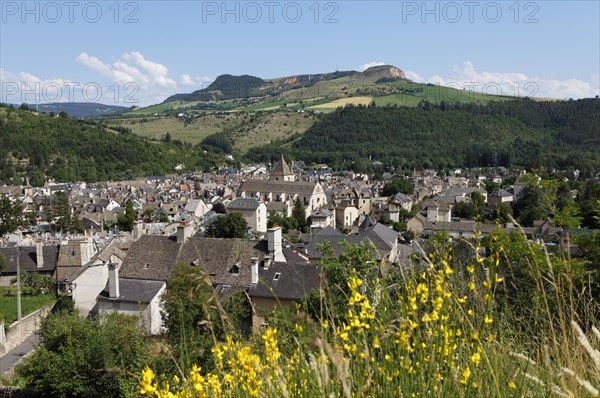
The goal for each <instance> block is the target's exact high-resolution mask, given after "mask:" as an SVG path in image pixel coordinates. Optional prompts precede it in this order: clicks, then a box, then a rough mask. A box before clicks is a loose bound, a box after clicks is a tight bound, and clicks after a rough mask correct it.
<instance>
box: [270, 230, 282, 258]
mask: <svg viewBox="0 0 600 398" xmlns="http://www.w3.org/2000/svg"><path fill="white" fill-rule="evenodd" d="M267 240H268V242H269V255H271V258H273V261H285V256H284V255H283V250H282V247H281V227H275V228H269V230H268V231H267Z"/></svg>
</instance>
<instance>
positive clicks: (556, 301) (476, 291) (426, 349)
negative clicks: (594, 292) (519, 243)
mask: <svg viewBox="0 0 600 398" xmlns="http://www.w3.org/2000/svg"><path fill="white" fill-rule="evenodd" d="M473 249H474V253H475V255H474V258H473V261H471V262H469V263H467V264H463V265H462V266H456V265H455V266H454V267H453V266H452V265H451V264H454V261H453V258H452V251H451V249H445V250H443V251H441V252H432V253H430V254H429V255H428V256H426V257H424V258H422V259H421V261H420V262H419V263H418V264H413V266H412V267H411V268H410V271H407V270H403V271H402V272H398V275H399V276H398V277H397V278H394V277H383V276H381V275H375V276H373V275H372V273H362V274H361V273H360V272H359V271H357V270H355V269H353V271H352V272H351V273H350V277H349V278H348V280H347V281H346V284H347V286H343V287H340V286H329V285H327V283H325V282H324V283H323V285H322V287H321V290H320V293H319V300H318V301H319V304H318V306H319V308H318V310H317V311H316V313H318V314H321V315H320V316H318V317H317V319H315V318H314V317H311V316H308V315H307V314H306V313H305V312H304V309H305V307H303V306H301V305H298V306H297V308H296V309H295V314H292V315H293V317H288V318H286V317H284V316H281V315H280V316H277V317H274V318H272V321H271V324H270V326H268V327H267V328H265V329H264V331H263V333H262V335H260V336H254V337H252V338H250V339H248V340H245V339H242V338H241V337H239V336H236V335H235V334H233V332H232V333H231V334H228V335H227V337H226V340H225V341H220V342H216V343H215V345H214V347H213V349H212V353H213V356H214V363H215V365H214V368H212V369H205V370H203V369H201V367H198V366H195V365H194V366H193V367H192V368H191V369H188V370H187V371H186V370H181V371H180V372H179V374H175V375H171V376H164V375H163V376H160V377H157V376H156V375H155V374H154V372H153V370H152V369H150V368H148V367H147V368H146V369H145V370H144V371H143V374H142V378H141V382H140V393H141V394H142V395H147V396H157V397H170V396H179V397H204V396H224V397H245V396H257V397H338V396H342V397H371V396H372V397H417V396H451V397H471V396H472V397H521V396H532V397H533V396H535V397H537V396H539V397H550V396H558V397H569V396H571V397H576V396H577V397H578V396H600V393H599V392H598V389H599V388H600V351H599V350H598V348H599V347H600V332H599V331H598V329H597V328H598V324H597V315H598V305H597V303H595V302H594V301H593V300H592V299H591V296H590V291H589V289H588V288H587V286H585V285H584V284H583V285H582V284H575V283H574V282H573V280H572V279H571V277H570V274H569V264H568V261H567V260H564V259H560V260H559V259H555V258H550V256H548V255H547V254H546V255H543V256H534V257H532V258H538V259H540V260H539V261H540V263H536V261H537V260H532V261H531V264H529V267H528V268H527V269H526V270H519V271H520V275H523V273H525V276H526V277H527V278H529V279H528V280H529V281H530V282H531V284H529V285H525V286H529V287H528V289H529V290H528V291H520V292H519V297H521V298H523V297H525V300H524V301H520V302H510V297H503V295H506V294H508V293H507V292H511V294H513V290H511V288H509V286H507V285H508V284H512V285H513V286H512V287H515V286H516V287H517V288H519V286H520V285H519V284H518V283H517V282H518V281H515V279H514V278H512V271H511V270H510V269H502V264H504V263H505V261H503V260H504V258H503V256H505V253H504V252H503V249H502V247H501V246H500V247H498V248H497V250H496V251H495V252H493V253H491V254H490V255H487V256H482V255H480V250H479V246H476V247H474V248H473ZM529 249H530V250H531V251H532V253H533V251H535V250H537V249H534V248H532V247H531V246H530V247H529ZM557 264H560V265H561V267H560V268H561V270H560V271H558V270H556V269H555V268H556V265H557ZM399 271H400V270H399ZM368 275H369V276H368ZM340 294H343V295H344V301H345V305H344V307H345V308H344V309H343V311H340V310H339V308H338V307H336V305H335V299H334V298H335V297H338V298H339V295H340ZM219 308H220V307H219ZM223 316H226V315H225V314H223ZM198 365H200V366H201V365H202V364H198Z"/></svg>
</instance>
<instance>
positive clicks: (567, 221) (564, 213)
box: [554, 198, 582, 229]
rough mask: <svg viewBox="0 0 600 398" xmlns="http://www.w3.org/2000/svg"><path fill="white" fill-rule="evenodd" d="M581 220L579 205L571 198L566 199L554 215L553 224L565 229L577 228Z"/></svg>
mask: <svg viewBox="0 0 600 398" xmlns="http://www.w3.org/2000/svg"><path fill="white" fill-rule="evenodd" d="M581 220H582V218H581V217H580V216H579V207H578V206H577V204H576V203H575V201H574V200H573V199H572V198H569V199H567V200H566V202H565V203H564V204H563V206H562V208H561V209H560V210H558V213H556V214H555V215H554V224H555V225H556V226H557V227H563V228H567V229H574V228H578V227H579V224H581Z"/></svg>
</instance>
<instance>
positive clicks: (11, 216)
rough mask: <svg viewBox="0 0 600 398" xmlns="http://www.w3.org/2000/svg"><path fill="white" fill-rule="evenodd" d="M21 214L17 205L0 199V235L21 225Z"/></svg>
mask: <svg viewBox="0 0 600 398" xmlns="http://www.w3.org/2000/svg"><path fill="white" fill-rule="evenodd" d="M23 223H24V219H23V212H22V210H21V207H20V206H19V205H18V204H17V203H12V202H11V201H10V199H9V198H8V197H3V198H2V199H0V235H4V234H6V233H8V232H12V231H14V230H15V229H17V228H18V227H20V226H21V225H23Z"/></svg>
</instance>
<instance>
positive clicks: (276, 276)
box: [273, 272, 281, 281]
mask: <svg viewBox="0 0 600 398" xmlns="http://www.w3.org/2000/svg"><path fill="white" fill-rule="evenodd" d="M280 276H281V272H275V276H273V281H278V280H279V277H280Z"/></svg>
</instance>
